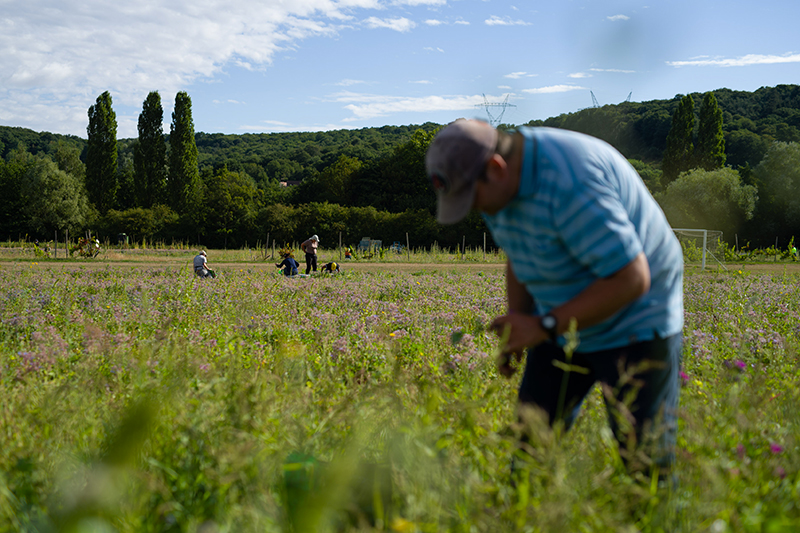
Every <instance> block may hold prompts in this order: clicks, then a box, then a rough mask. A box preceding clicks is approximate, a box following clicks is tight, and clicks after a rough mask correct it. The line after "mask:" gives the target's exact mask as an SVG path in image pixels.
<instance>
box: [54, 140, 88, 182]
mask: <svg viewBox="0 0 800 533" xmlns="http://www.w3.org/2000/svg"><path fill="white" fill-rule="evenodd" d="M53 158H54V159H55V162H56V164H57V165H58V168H59V169H61V170H63V171H64V172H66V173H67V174H72V175H73V176H75V177H76V178H78V180H79V181H80V182H81V183H86V165H84V164H83V161H81V151H80V150H79V149H78V148H77V147H76V146H73V145H70V144H67V143H66V142H64V141H63V140H59V141H58V144H57V145H56V153H55V154H54V156H53Z"/></svg>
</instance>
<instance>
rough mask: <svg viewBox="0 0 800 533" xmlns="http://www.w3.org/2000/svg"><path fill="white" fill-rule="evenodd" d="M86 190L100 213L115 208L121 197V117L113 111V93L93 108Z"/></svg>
mask: <svg viewBox="0 0 800 533" xmlns="http://www.w3.org/2000/svg"><path fill="white" fill-rule="evenodd" d="M86 133H87V135H88V137H89V138H88V141H87V145H86V189H87V193H88V195H89V199H90V200H91V202H92V203H93V204H94V205H95V207H96V208H97V210H98V211H100V213H106V212H107V211H108V210H109V209H111V208H112V207H114V204H115V201H116V195H117V188H118V186H119V185H118V183H117V115H116V114H115V113H114V110H113V109H112V108H111V93H109V92H108V91H106V92H104V93H103V94H101V95H100V96H98V97H97V101H96V103H95V105H93V106H90V107H89V125H88V126H87V128H86Z"/></svg>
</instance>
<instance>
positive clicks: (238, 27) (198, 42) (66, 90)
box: [0, 0, 437, 137]
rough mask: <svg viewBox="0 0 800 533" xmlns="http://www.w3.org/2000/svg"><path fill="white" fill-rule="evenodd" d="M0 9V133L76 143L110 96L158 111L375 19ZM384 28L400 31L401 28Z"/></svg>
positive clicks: (185, 8)
mask: <svg viewBox="0 0 800 533" xmlns="http://www.w3.org/2000/svg"><path fill="white" fill-rule="evenodd" d="M428 3H429V4H432V5H437V2H436V1H435V0H431V1H430V2H428ZM2 5H3V15H2V17H0V50H2V51H3V52H2V53H0V123H3V124H26V125H27V127H31V128H37V129H40V130H46V131H52V132H56V133H72V134H76V133H78V132H81V131H83V132H85V127H86V123H87V120H88V119H87V110H88V108H89V106H90V105H92V104H93V103H94V101H95V99H96V97H97V95H99V94H100V93H102V92H103V91H106V90H108V91H109V92H111V94H112V97H113V101H114V105H115V106H119V105H120V104H122V105H124V106H135V107H137V108H138V107H140V106H141V103H142V101H144V99H145V97H146V96H147V94H148V93H149V92H150V91H151V90H156V89H157V90H158V91H159V92H160V93H161V95H162V97H163V99H164V101H165V103H166V102H168V101H169V100H170V96H168V95H171V94H174V93H176V92H177V91H180V90H184V89H185V88H186V87H187V86H188V85H191V84H192V83H195V82H198V81H205V80H211V79H212V78H213V77H214V76H215V75H218V74H220V73H222V72H223V69H224V68H225V67H226V66H228V65H238V66H240V67H242V68H246V69H262V68H265V67H266V66H267V65H269V64H270V63H271V61H272V60H273V58H274V57H275V54H276V53H278V52H280V51H283V50H287V49H291V48H292V46H293V44H294V43H295V42H297V41H298V40H301V39H305V38H308V37H311V36H317V35H330V36H332V35H335V34H336V33H337V31H338V30H340V29H341V24H342V23H343V22H344V21H347V20H351V19H352V16H351V15H350V12H351V11H352V10H354V9H357V8H358V9H364V8H369V9H377V8H380V7H381V2H380V0H293V1H292V2H285V1H283V0H264V1H263V2H260V3H257V4H251V3H242V2H239V3H236V2H234V3H231V2H228V1H225V0H204V1H203V2H195V1H193V0H173V1H171V2H165V1H164V0H143V1H141V2H111V3H109V2H107V1H105V0H29V1H25V2H3V3H2ZM393 24H394V27H395V28H400V29H402V28H403V22H402V21H399V22H394V23H393ZM412 24H413V23H412ZM406 25H408V23H406ZM390 26H391V24H390ZM401 31H402V30H401ZM165 111H166V109H165ZM119 115H120V113H119V111H118V135H120V137H126V136H135V134H136V117H132V119H130V120H129V119H128V118H126V117H124V116H122V117H120V116H119ZM131 123H132V124H131Z"/></svg>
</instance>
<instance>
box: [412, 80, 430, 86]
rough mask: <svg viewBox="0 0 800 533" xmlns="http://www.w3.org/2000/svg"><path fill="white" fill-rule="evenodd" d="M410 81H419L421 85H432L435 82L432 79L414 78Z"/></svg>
mask: <svg viewBox="0 0 800 533" xmlns="http://www.w3.org/2000/svg"><path fill="white" fill-rule="evenodd" d="M408 83H418V84H420V85H432V84H433V82H432V81H430V80H413V81H409V82H408Z"/></svg>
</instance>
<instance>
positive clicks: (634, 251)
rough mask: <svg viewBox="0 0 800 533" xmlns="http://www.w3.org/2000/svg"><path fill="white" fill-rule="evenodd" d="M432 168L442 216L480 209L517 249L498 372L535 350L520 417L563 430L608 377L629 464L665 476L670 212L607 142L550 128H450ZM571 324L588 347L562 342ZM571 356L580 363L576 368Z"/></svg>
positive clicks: (679, 295) (675, 263)
mask: <svg viewBox="0 0 800 533" xmlns="http://www.w3.org/2000/svg"><path fill="white" fill-rule="evenodd" d="M426 169H427V172H428V175H429V177H430V178H431V182H432V184H433V187H434V189H435V191H436V195H437V218H438V220H439V222H441V223H443V224H453V223H456V222H458V221H460V220H462V219H463V218H464V217H465V216H466V215H467V214H468V213H469V211H470V209H472V208H474V209H476V210H477V211H479V212H480V213H482V215H483V217H484V220H485V221H486V224H487V226H488V227H489V230H490V231H491V233H492V236H493V237H494V240H495V242H496V243H497V244H498V245H499V246H500V247H501V248H503V249H504V251H505V252H506V254H507V256H508V262H507V265H506V291H507V298H508V310H507V312H506V313H505V314H503V315H502V316H499V317H497V318H496V319H495V320H494V321H493V323H492V324H491V326H490V327H491V329H493V330H494V331H495V332H496V333H497V334H498V335H499V336H500V337H501V338H502V339H505V343H504V345H502V346H501V351H502V355H501V357H500V359H499V361H498V370H499V372H500V373H501V374H503V375H504V376H510V375H512V374H513V373H514V371H515V367H516V363H519V362H521V359H522V355H523V353H524V352H526V351H527V357H526V363H525V371H524V374H523V377H522V381H521V384H520V388H519V392H518V399H519V402H520V417H521V419H522V420H523V421H525V420H527V419H526V416H527V415H526V413H532V412H539V413H543V415H544V416H545V420H547V421H548V422H549V423H550V424H551V425H553V424H555V423H557V422H559V423H561V424H563V426H564V427H565V428H566V429H569V427H570V426H571V425H572V423H573V422H574V420H575V419H576V417H577V416H578V414H579V411H580V407H581V404H582V402H583V400H584V397H585V396H586V395H587V394H588V393H589V391H590V390H591V389H592V387H593V386H594V384H595V383H597V382H600V383H601V385H602V387H603V391H604V393H605V394H604V396H605V402H606V407H607V411H608V418H609V422H610V425H611V428H612V430H613V432H614V433H615V435H616V437H617V440H618V442H619V444H620V447H619V450H620V455H621V457H622V459H623V460H624V461H625V462H626V463H627V465H628V467H629V468H630V469H632V470H633V471H647V472H651V473H656V474H658V475H659V477H660V478H662V479H669V477H668V476H667V474H668V473H669V471H670V470H671V468H672V465H673V463H674V459H675V445H676V426H677V408H678V395H679V381H680V379H679V372H680V363H681V351H682V329H683V254H682V250H681V247H680V244H679V243H678V240H677V238H676V237H675V235H674V233H673V231H672V229H671V228H670V226H669V224H668V222H667V220H666V217H665V216H664V213H663V211H662V210H661V208H660V207H659V206H658V204H657V203H656V202H655V200H654V199H653V197H652V196H651V195H650V193H649V192H648V191H647V188H646V187H645V186H644V183H643V182H642V180H641V178H640V177H639V175H638V174H637V173H636V171H635V170H634V168H633V167H632V166H631V165H630V164H629V163H628V161H627V160H626V159H625V158H624V157H623V156H622V155H621V154H620V153H619V152H618V151H617V150H615V149H614V148H613V147H611V146H610V145H608V144H607V143H605V142H603V141H601V140H599V139H596V138H593V137H590V136H588V135H584V134H580V133H576V132H571V131H566V130H559V129H553V128H525V127H523V128H520V129H519V130H518V131H516V132H512V133H506V132H501V131H498V130H496V129H495V128H493V127H491V126H490V125H488V124H486V123H484V122H481V121H476V120H464V119H459V120H457V121H455V122H453V123H451V124H449V125H447V126H446V127H444V128H443V129H441V130H440V131H439V132H438V133H437V135H436V136H435V137H434V140H433V141H432V143H431V146H430V148H429V150H428V152H427V154H426ZM571 324H574V327H575V328H576V330H577V339H578V345H577V347H576V348H574V350H573V349H570V350H569V351H570V352H571V353H569V354H567V353H566V352H565V350H564V345H565V338H564V333H566V332H567V331H568V330H569V329H570V327H571ZM570 365H571V366H570Z"/></svg>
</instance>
